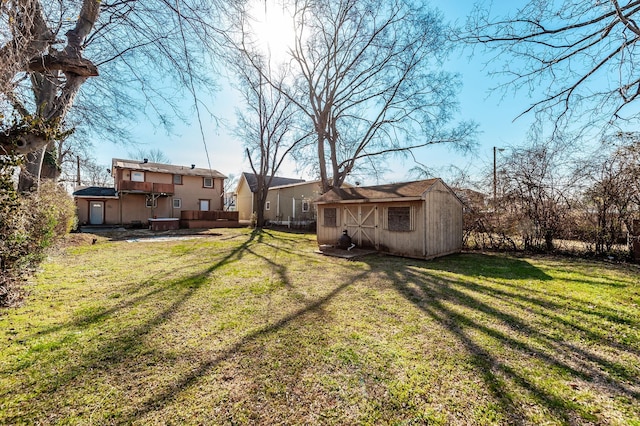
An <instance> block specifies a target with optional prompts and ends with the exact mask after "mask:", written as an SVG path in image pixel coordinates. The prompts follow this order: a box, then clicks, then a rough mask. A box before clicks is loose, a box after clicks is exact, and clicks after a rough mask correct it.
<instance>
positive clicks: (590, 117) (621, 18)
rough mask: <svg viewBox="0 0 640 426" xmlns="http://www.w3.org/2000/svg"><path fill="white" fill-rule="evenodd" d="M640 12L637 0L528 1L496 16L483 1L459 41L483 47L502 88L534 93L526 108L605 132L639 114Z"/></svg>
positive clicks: (561, 122)
mask: <svg viewBox="0 0 640 426" xmlns="http://www.w3.org/2000/svg"><path fill="white" fill-rule="evenodd" d="M514 5H515V3H514ZM639 11H640V2H639V1H636V0H632V1H626V2H620V1H617V0H603V1H595V2H590V1H575V0H562V1H529V2H528V3H526V4H525V5H524V6H519V7H518V8H517V10H516V12H515V13H513V14H510V15H507V16H501V17H494V16H492V14H491V10H490V9H489V8H488V7H487V6H486V5H485V4H482V5H479V6H477V8H476V9H475V11H474V12H473V13H472V14H471V16H470V17H469V19H468V21H467V25H466V34H465V36H464V37H463V38H462V39H463V40H465V41H467V42H470V43H473V44H475V45H481V46H484V47H486V49H485V50H484V51H483V53H484V54H485V55H486V62H487V64H489V65H488V66H489V69H490V70H492V71H491V72H492V73H493V74H495V75H499V76H501V77H503V79H502V82H503V85H502V88H503V89H505V90H506V89H514V90H516V91H520V90H522V91H525V92H528V93H529V94H530V95H532V96H533V101H532V104H531V105H530V106H529V108H528V109H526V110H525V111H522V113H523V114H524V113H528V112H532V111H533V112H536V113H540V114H541V116H540V117H541V118H542V117H548V116H551V117H553V119H554V121H555V123H556V128H560V127H561V126H564V125H567V124H575V123H579V125H580V126H582V129H583V130H584V129H597V130H598V131H601V130H602V128H603V127H604V126H606V125H607V124H608V123H610V122H611V121H615V120H616V119H624V120H632V121H634V122H637V120H638V118H640V115H639V114H638V109H637V108H634V107H632V106H630V105H631V104H633V103H634V101H635V100H636V99H637V98H638V96H640V67H638V66H637V64H639V63H640V51H639V50H638V49H637V44H638V42H639V41H640V27H639V26H638V24H637V22H636V21H637V18H638V12H639ZM540 93H542V94H541V95H540Z"/></svg>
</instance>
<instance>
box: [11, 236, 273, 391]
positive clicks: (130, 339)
mask: <svg viewBox="0 0 640 426" xmlns="http://www.w3.org/2000/svg"><path fill="white" fill-rule="evenodd" d="M262 238H263V236H262V235H261V233H260V232H257V231H256V232H252V233H251V234H250V235H249V236H248V238H247V239H246V240H245V241H243V242H242V243H241V244H238V245H237V246H233V247H232V248H230V250H228V251H227V252H226V253H220V254H219V255H220V256H221V257H219V258H218V259H217V260H216V261H215V262H214V263H213V264H208V266H207V267H206V268H205V269H204V270H202V271H201V272H198V273H195V274H192V275H189V276H186V277H182V278H180V279H167V280H164V281H163V280H162V279H161V277H160V276H153V277H150V278H149V279H148V280H145V281H144V282H142V283H140V284H137V285H135V286H134V287H135V288H134V293H133V294H135V293H138V292H139V291H140V290H142V289H144V288H147V286H148V285H150V284H153V285H154V286H155V288H153V289H152V290H150V291H145V292H143V293H142V294H139V295H137V296H135V297H133V298H130V299H127V300H125V301H122V302H120V303H118V304H116V305H115V306H113V307H110V308H106V309H98V310H91V311H90V312H89V313H87V314H85V315H78V316H76V317H75V318H74V319H73V320H72V321H69V322H65V323H63V324H59V325H56V326H52V327H48V328H45V329H42V330H38V331H37V332H36V333H35V334H34V335H32V336H27V338H26V339H25V342H29V341H35V340H39V339H41V338H42V337H43V336H45V335H47V334H55V333H56V332H60V331H64V330H67V331H69V332H72V331H73V330H82V329H85V328H87V327H90V326H92V325H95V324H98V323H101V322H104V321H107V320H109V319H117V318H118V316H119V315H120V314H121V313H122V312H125V311H126V310H128V309H131V308H136V307H139V306H142V305H143V304H144V303H145V302H147V301H148V300H150V299H151V298H152V297H161V296H162V295H163V294H167V293H169V292H171V291H178V292H181V293H182V294H181V295H180V297H179V298H177V299H176V300H175V301H174V302H173V303H171V304H170V305H169V306H167V307H166V308H164V309H163V310H162V311H160V312H159V313H158V314H157V315H155V316H154V317H153V318H151V319H150V320H148V321H146V322H144V323H142V324H140V325H139V326H136V327H132V328H130V329H127V330H123V333H122V334H120V335H119V336H118V337H116V338H115V339H112V340H109V341H108V342H107V343H105V344H102V345H98V346H96V347H95V348H94V350H93V351H91V352H88V353H86V354H84V356H83V358H82V363H80V364H78V363H76V364H73V363H67V364H66V368H64V369H58V368H56V369H53V370H55V371H56V374H55V377H52V378H51V380H50V381H49V382H48V383H43V384H41V386H42V387H44V388H45V391H46V392H54V391H56V390H57V389H58V388H59V387H61V386H64V385H65V384H67V383H69V382H71V381H72V380H74V378H75V377H77V376H79V375H81V374H83V372H84V371H89V370H92V369H94V368H104V366H105V365H109V364H115V363H118V362H121V361H123V360H125V359H126V358H127V357H129V356H130V355H131V354H132V352H134V351H133V349H134V348H136V347H138V346H140V344H141V343H140V342H141V338H142V337H143V336H144V335H146V334H148V333H149V332H150V331H151V330H152V329H154V328H155V327H157V326H159V325H161V324H163V323H165V322H167V321H168V320H169V319H170V318H171V317H172V315H173V314H174V313H175V312H177V311H178V310H179V309H180V307H181V306H183V305H184V304H185V303H186V302H187V301H188V300H189V299H190V298H191V297H192V296H193V295H194V294H195V292H196V291H197V290H198V289H199V288H200V287H201V286H202V285H203V284H205V283H207V282H208V280H209V279H210V277H211V275H212V274H214V273H215V271H217V270H218V269H220V268H221V267H223V266H224V265H227V264H229V263H231V262H235V261H238V260H240V259H242V257H243V255H244V253H245V252H246V251H247V250H248V249H249V247H250V246H251V245H253V244H259V243H260V242H261V240H262ZM162 298H164V297H163V296H162ZM68 334H69V333H65V335H63V336H61V337H60V338H59V341H50V342H49V343H48V345H49V346H51V347H62V346H64V341H65V339H66V338H67V336H68ZM26 344H27V345H29V343H26ZM36 347H37V345H36ZM23 358H24V357H23ZM36 361H37V360H36V359H34V360H33V362H36ZM51 362H53V363H59V362H60V360H59V359H56V357H52V359H51ZM31 364H32V362H22V363H21V364H20V365H19V366H18V367H17V369H16V368H12V367H9V370H13V371H19V370H21V369H24V368H27V367H29V366H30V365H31ZM7 372H11V371H7ZM9 393H11V390H10V389H7V390H6V393H5V392H3V393H0V397H3V396H4V395H6V394H9Z"/></svg>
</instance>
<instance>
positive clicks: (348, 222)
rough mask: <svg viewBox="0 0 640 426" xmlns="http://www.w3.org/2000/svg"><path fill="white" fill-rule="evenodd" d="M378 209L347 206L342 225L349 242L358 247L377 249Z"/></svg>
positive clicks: (374, 207)
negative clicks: (349, 238) (349, 239)
mask: <svg viewBox="0 0 640 426" xmlns="http://www.w3.org/2000/svg"><path fill="white" fill-rule="evenodd" d="M377 210H378V208H377V207H376V206H366V205H365V206H361V205H357V206H347V207H345V208H344V224H345V227H346V228H347V233H348V234H349V236H350V237H351V240H352V241H353V242H354V243H356V244H357V245H358V247H369V248H378V215H377V213H376V212H377Z"/></svg>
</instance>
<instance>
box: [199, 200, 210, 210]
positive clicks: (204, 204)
mask: <svg viewBox="0 0 640 426" xmlns="http://www.w3.org/2000/svg"><path fill="white" fill-rule="evenodd" d="M198 206H199V208H200V211H203V212H208V211H209V200H198Z"/></svg>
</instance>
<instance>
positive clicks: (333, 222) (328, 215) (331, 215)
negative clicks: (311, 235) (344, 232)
mask: <svg viewBox="0 0 640 426" xmlns="http://www.w3.org/2000/svg"><path fill="white" fill-rule="evenodd" d="M337 212H338V209H336V208H335V207H325V208H324V226H338V215H337Z"/></svg>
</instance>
